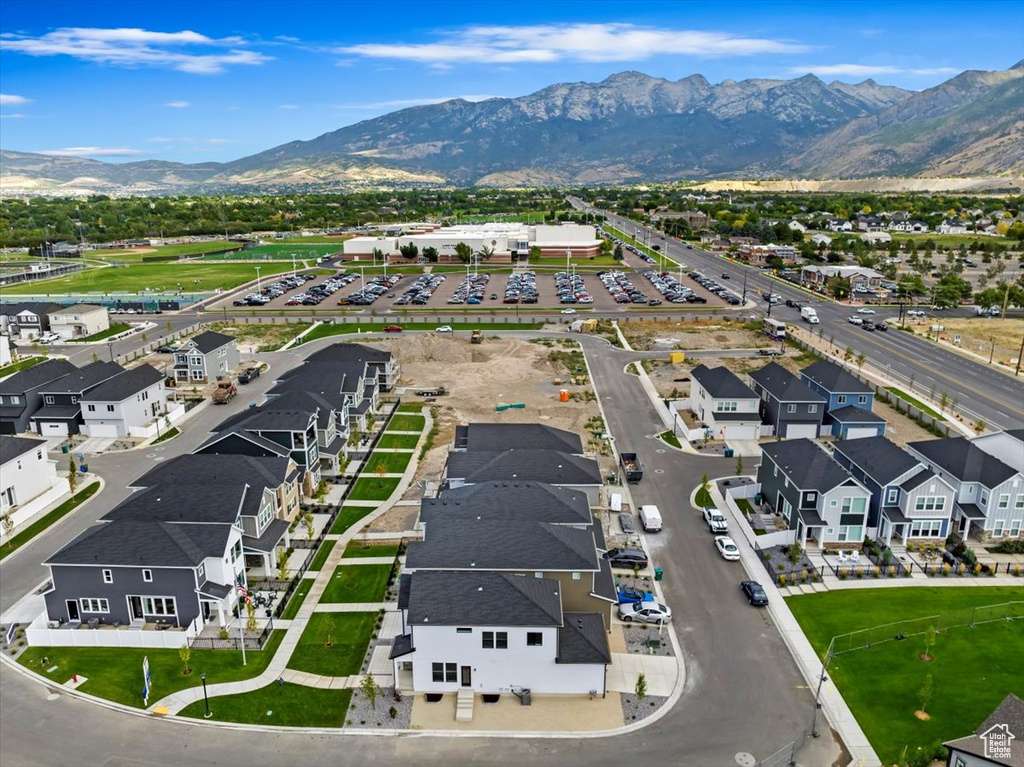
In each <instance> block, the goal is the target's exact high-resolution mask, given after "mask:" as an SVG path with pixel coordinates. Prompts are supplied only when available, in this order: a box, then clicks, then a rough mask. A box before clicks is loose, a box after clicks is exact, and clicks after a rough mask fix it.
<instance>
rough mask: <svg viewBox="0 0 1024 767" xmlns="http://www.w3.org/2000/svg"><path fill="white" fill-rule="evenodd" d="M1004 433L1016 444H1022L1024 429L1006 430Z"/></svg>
mask: <svg viewBox="0 0 1024 767" xmlns="http://www.w3.org/2000/svg"><path fill="white" fill-rule="evenodd" d="M1006 433H1007V434H1009V435H1010V436H1011V437H1013V438H1014V439H1015V440H1017V441H1018V442H1024V429H1007V430H1006Z"/></svg>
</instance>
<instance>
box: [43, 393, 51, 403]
mask: <svg viewBox="0 0 1024 767" xmlns="http://www.w3.org/2000/svg"><path fill="white" fill-rule="evenodd" d="M43 402H45V403H46V404H47V405H52V404H53V395H52V394H47V395H45V396H44V397H43Z"/></svg>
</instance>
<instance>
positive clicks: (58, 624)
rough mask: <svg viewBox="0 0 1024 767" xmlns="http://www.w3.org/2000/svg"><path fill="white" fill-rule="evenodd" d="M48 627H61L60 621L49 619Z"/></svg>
mask: <svg viewBox="0 0 1024 767" xmlns="http://www.w3.org/2000/svg"><path fill="white" fill-rule="evenodd" d="M46 628H48V629H59V628H60V621H47V623H46Z"/></svg>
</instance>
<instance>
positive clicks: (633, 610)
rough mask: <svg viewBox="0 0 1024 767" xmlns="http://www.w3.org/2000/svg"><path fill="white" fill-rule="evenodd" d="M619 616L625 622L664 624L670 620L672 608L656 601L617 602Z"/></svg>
mask: <svg viewBox="0 0 1024 767" xmlns="http://www.w3.org/2000/svg"><path fill="white" fill-rule="evenodd" d="M619 617H620V618H621V619H622V620H624V621H625V622H626V623H632V622H633V621H637V622H638V623H657V624H659V625H664V624H666V623H668V622H669V621H670V620H672V610H670V609H669V607H668V605H663V604H659V603H658V602H631V603H629V604H625V603H621V602H620V603H619Z"/></svg>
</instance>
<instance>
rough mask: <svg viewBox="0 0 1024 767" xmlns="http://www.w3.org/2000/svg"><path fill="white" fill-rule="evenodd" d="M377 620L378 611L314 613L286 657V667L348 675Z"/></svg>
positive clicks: (359, 659) (356, 669)
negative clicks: (288, 658) (293, 648)
mask: <svg viewBox="0 0 1024 767" xmlns="http://www.w3.org/2000/svg"><path fill="white" fill-rule="evenodd" d="M376 623H377V613H369V612H368V613H313V615H312V616H310V619H309V623H308V624H307V625H306V630H305V631H303V632H302V636H301V637H300V638H299V643H298V645H297V646H296V648H295V652H294V653H292V657H291V659H290V660H289V661H288V668H291V669H295V670H296V671H307V672H309V673H310V674H319V675H321V676H351V675H352V674H358V673H359V671H360V669H361V668H362V663H363V656H364V655H365V654H366V648H367V646H368V645H369V644H370V637H371V636H372V635H373V630H374V627H375V625H376Z"/></svg>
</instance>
